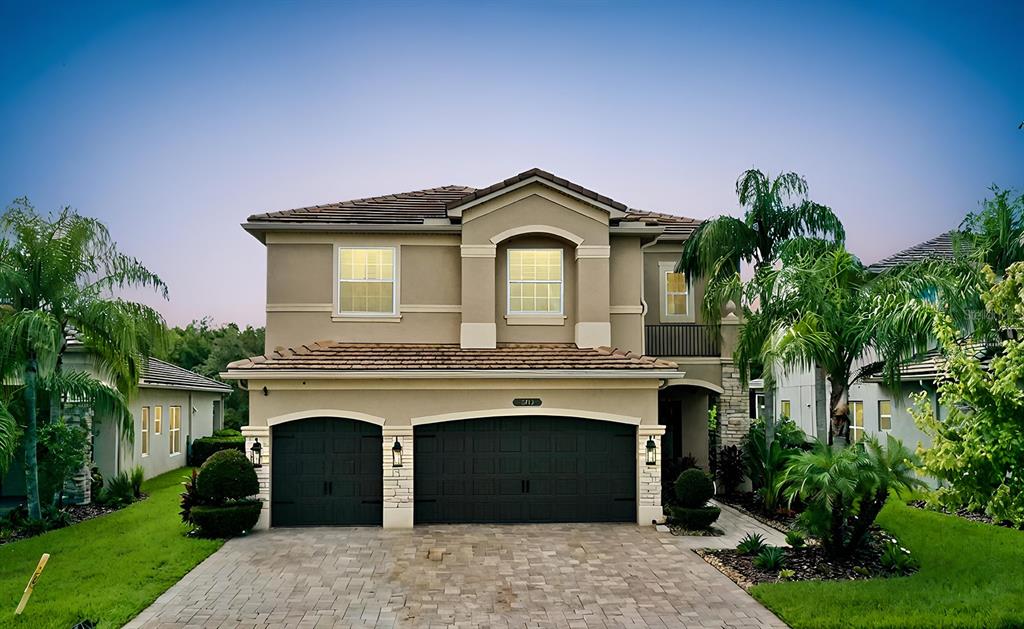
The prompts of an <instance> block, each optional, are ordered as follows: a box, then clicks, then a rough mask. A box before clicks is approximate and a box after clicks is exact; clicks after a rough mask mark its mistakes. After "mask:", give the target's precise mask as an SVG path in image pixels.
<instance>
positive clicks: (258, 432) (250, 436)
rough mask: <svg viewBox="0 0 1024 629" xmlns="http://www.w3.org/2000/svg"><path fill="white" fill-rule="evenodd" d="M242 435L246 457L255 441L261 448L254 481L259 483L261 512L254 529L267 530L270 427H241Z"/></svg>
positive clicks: (272, 458)
mask: <svg viewBox="0 0 1024 629" xmlns="http://www.w3.org/2000/svg"><path fill="white" fill-rule="evenodd" d="M242 435H243V436H244V437H245V455H246V456H249V452H250V451H251V450H252V444H253V443H255V442H256V440H257V439H259V440H260V446H262V448H263V457H262V465H261V467H258V468H256V479H257V480H259V483H260V493H258V494H257V495H256V497H257V498H259V499H260V500H262V501H263V510H262V511H261V512H260V519H259V522H257V523H256V528H257V529H267V528H270V466H271V465H272V463H273V460H274V457H273V452H272V445H271V443H270V427H269V426H242Z"/></svg>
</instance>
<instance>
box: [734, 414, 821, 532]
mask: <svg viewBox="0 0 1024 629" xmlns="http://www.w3.org/2000/svg"><path fill="white" fill-rule="evenodd" d="M740 447H741V448H742V450H743V458H744V460H745V462H746V467H747V475H748V476H749V477H750V481H751V483H752V484H753V487H754V491H756V492H757V493H758V495H759V496H760V497H761V500H762V502H763V504H764V508H765V511H768V512H769V513H772V512H774V511H776V510H777V509H778V508H779V505H780V503H781V498H782V494H781V486H780V485H779V479H780V477H781V476H782V473H783V471H784V470H785V468H786V464H787V463H788V461H789V460H790V458H792V457H793V456H794V455H795V454H797V453H799V452H801V449H802V448H805V447H808V442H807V437H806V435H804V432H803V431H802V430H800V428H799V427H797V425H796V424H795V423H793V422H792V421H790V420H780V421H778V422H776V424H775V432H774V438H773V439H772V442H771V445H770V446H769V445H767V443H766V437H765V425H764V420H762V419H759V420H756V421H753V422H751V424H750V428H749V429H748V430H747V434H746V436H744V438H743V441H742V442H741V444H740Z"/></svg>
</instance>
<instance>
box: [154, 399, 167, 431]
mask: <svg viewBox="0 0 1024 629" xmlns="http://www.w3.org/2000/svg"><path fill="white" fill-rule="evenodd" d="M152 408H153V434H154V435H162V434H163V432H164V407H163V405H159V406H154V407H152Z"/></svg>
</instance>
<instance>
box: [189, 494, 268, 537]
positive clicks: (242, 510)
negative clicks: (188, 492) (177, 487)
mask: <svg viewBox="0 0 1024 629" xmlns="http://www.w3.org/2000/svg"><path fill="white" fill-rule="evenodd" d="M262 508H263V501H262V500H239V501H237V502H231V503H228V504H226V505H221V506H208V505H195V506H193V507H192V512H191V516H192V521H193V522H194V523H195V525H196V526H197V527H199V533H200V535H203V536H204V537H234V536H235V535H241V534H242V533H245V532H246V531H251V530H252V527H254V526H256V521H257V520H259V518H260V510H261V509H262Z"/></svg>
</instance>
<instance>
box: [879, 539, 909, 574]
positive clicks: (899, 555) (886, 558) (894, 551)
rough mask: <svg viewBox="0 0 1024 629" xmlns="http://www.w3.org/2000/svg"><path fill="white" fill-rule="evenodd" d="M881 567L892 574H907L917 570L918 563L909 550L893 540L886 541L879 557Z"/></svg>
mask: <svg viewBox="0 0 1024 629" xmlns="http://www.w3.org/2000/svg"><path fill="white" fill-rule="evenodd" d="M879 563H881V564H882V567H883V568H885V569H886V570H888V571H889V572H891V573H893V574H898V575H901V576H902V575H908V574H913V573H914V572H917V569H918V563H917V560H916V559H914V558H913V557H912V556H911V554H910V551H909V550H907V549H906V548H903V547H902V546H900V545H899V543H898V542H895V541H886V542H885V545H884V546H883V547H882V556H881V557H880V558H879Z"/></svg>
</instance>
